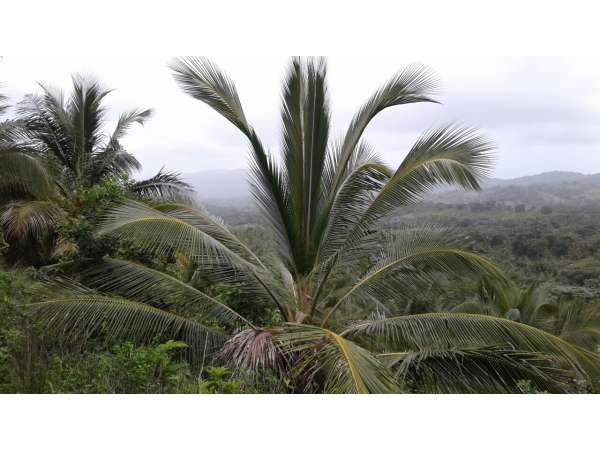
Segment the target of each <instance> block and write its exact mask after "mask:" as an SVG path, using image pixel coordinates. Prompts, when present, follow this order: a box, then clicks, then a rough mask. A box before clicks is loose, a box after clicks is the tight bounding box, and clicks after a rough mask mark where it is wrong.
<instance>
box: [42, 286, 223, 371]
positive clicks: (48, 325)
mask: <svg viewBox="0 0 600 450" xmlns="http://www.w3.org/2000/svg"><path fill="white" fill-rule="evenodd" d="M31 308H32V311H33V313H34V317H35V318H37V319H39V320H43V322H44V324H45V329H46V333H47V334H48V335H49V336H51V337H58V338H59V339H61V340H62V341H65V342H72V343H74V344H83V343H85V341H86V340H87V339H89V338H90V337H92V336H98V335H100V336H104V337H106V338H108V339H129V340H134V341H136V342H140V343H150V342H152V341H153V340H155V339H173V340H178V341H183V342H185V343H186V344H187V345H188V350H189V356H190V358H191V359H192V360H193V361H195V362H199V361H202V360H204V359H205V358H208V357H210V355H212V354H213V353H214V352H215V351H216V350H217V349H218V348H220V347H221V346H222V345H223V343H224V341H225V338H224V336H223V335H221V334H220V333H219V332H216V331H214V330H211V329H210V328H207V327H204V326H202V325H200V324H199V323H198V322H196V321H194V320H190V319H187V318H185V317H181V316H178V315H176V314H173V313H170V312H167V311H164V310H161V309H157V308H154V307H152V306H149V305H147V304H144V303H138V302H132V301H128V300H124V299H120V298H113V297H107V296H101V295H99V294H83V293H75V295H70V296H68V297H67V298H54V299H53V300H51V301H46V302H40V303H34V304H32V305H31Z"/></svg>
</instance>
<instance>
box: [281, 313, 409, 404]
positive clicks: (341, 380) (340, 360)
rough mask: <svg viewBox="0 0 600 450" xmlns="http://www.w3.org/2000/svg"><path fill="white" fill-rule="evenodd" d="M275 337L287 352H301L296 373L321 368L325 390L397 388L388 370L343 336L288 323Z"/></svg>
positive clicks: (364, 391) (346, 391) (354, 391)
mask: <svg viewBox="0 0 600 450" xmlns="http://www.w3.org/2000/svg"><path fill="white" fill-rule="evenodd" d="M277 339H278V340H279V341H280V342H281V343H282V344H283V345H284V347H285V348H286V351H287V352H289V353H290V354H295V355H300V356H299V358H300V361H299V362H298V363H297V364H296V370H297V371H298V373H299V374H302V375H304V376H307V377H309V378H313V377H315V376H319V374H317V373H311V372H314V371H318V372H321V373H322V375H323V377H324V391H325V392H327V393H334V394H384V393H394V392H399V390H398V386H397V385H396V383H395V382H394V381H393V379H392V377H391V374H390V373H389V372H388V370H387V369H386V368H385V367H384V366H383V365H382V364H381V363H380V362H379V361H378V360H377V359H376V358H375V357H374V356H373V355H372V354H371V353H370V352H369V351H368V350H366V349H364V348H362V347H360V346H359V345H357V344H355V343H354V342H352V341H349V340H347V339H345V338H343V337H342V336H340V335H338V334H336V333H334V332H332V331H330V330H327V329H324V328H319V327H315V326H310V325H289V326H288V327H287V329H285V330H284V331H283V332H282V333H280V334H278V335H277Z"/></svg>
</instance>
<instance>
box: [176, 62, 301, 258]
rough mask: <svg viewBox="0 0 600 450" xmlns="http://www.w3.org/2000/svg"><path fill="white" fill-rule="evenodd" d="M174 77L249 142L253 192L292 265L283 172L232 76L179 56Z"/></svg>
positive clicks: (181, 85)
mask: <svg viewBox="0 0 600 450" xmlns="http://www.w3.org/2000/svg"><path fill="white" fill-rule="evenodd" d="M170 67H171V69H172V70H173V71H174V72H175V74H174V77H175V79H176V81H177V82H178V83H179V85H180V87H181V88H182V90H183V91H184V92H186V93H187V94H189V95H190V96H192V97H193V98H195V99H197V100H200V101H201V102H203V103H206V104H207V105H209V106H210V107H211V108H213V109H214V110H215V111H217V112H218V113H219V114H221V115H222V116H224V117H225V118H226V119H227V120H229V121H230V122H231V123H233V124H234V125H235V126H236V127H237V128H238V129H239V130H240V131H241V132H242V133H244V135H245V136H246V137H247V138H248V141H249V142H250V147H251V150H252V160H251V164H250V184H251V186H252V194H253V196H254V198H255V199H256V201H257V202H258V206H259V208H260V209H261V211H262V212H263V213H264V215H265V217H266V218H267V220H268V221H269V223H270V225H271V226H272V228H273V230H274V232H275V234H276V238H277V239H278V241H279V251H280V253H281V255H282V256H283V258H284V259H285V260H286V262H287V263H288V265H289V266H293V264H294V259H293V256H292V254H293V252H292V246H291V243H290V236H292V235H293V234H292V233H293V231H292V230H293V224H292V220H291V218H290V217H289V208H288V206H289V198H288V193H287V187H286V186H287V185H286V183H285V182H284V179H285V177H284V175H283V174H282V172H281V170H280V169H279V167H278V165H277V163H276V161H275V159H274V158H273V157H272V156H271V155H270V154H269V153H268V152H267V151H266V150H265V148H264V146H263V144H262V142H261V140H260V139H259V137H258V135H257V134H256V132H255V131H254V129H253V128H252V127H251V126H250V124H249V123H248V121H247V120H246V117H245V115H244V111H243V108H242V105H241V102H240V99H239V97H238V94H237V90H236V88H235V85H234V84H233V82H232V81H231V79H230V78H229V77H228V76H227V75H226V74H225V73H223V72H222V71H221V70H220V69H219V68H218V67H217V66H216V65H215V64H213V63H212V62H211V61H209V60H208V59H206V58H196V57H190V58H179V59H177V60H175V61H174V62H173V63H172V64H171V66H170Z"/></svg>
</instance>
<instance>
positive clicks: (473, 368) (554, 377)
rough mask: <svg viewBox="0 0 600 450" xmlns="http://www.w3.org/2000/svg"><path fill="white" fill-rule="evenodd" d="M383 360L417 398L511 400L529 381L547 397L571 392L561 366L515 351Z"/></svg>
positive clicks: (437, 352)
mask: <svg viewBox="0 0 600 450" xmlns="http://www.w3.org/2000/svg"><path fill="white" fill-rule="evenodd" d="M380 358H381V359H382V360H384V361H387V363H388V364H389V365H390V366H391V367H392V368H393V370H394V375H395V377H396V380H397V381H398V383H399V384H400V385H406V386H410V387H411V388H412V390H415V391H417V392H426V393H436V394H438V393H442V394H462V393H473V394H482V393H494V394H495V393H499V394H511V393H516V392H519V388H520V386H519V385H520V383H522V382H524V381H529V382H533V383H534V384H535V386H536V387H537V388H538V389H540V390H542V391H545V392H548V393H559V394H560V393H566V392H568V387H567V386H568V385H567V382H568V374H567V373H566V372H565V371H563V370H562V369H559V368H557V361H556V360H553V359H552V358H549V357H547V356H545V355H543V354H539V353H533V352H522V351H517V350H514V349H512V348H510V347H508V348H506V347H501V346H495V347H483V348H465V349H454V348H453V349H427V350H419V351H412V352H406V353H396V354H394V353H390V354H384V355H381V356H380Z"/></svg>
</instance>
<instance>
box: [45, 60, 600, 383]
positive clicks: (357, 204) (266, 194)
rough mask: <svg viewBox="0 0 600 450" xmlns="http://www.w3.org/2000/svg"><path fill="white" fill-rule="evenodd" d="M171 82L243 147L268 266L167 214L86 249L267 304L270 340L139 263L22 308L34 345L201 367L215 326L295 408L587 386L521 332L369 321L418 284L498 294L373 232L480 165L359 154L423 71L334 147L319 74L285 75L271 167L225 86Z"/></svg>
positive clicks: (142, 209) (469, 322)
mask: <svg viewBox="0 0 600 450" xmlns="http://www.w3.org/2000/svg"><path fill="white" fill-rule="evenodd" d="M172 69H173V71H174V76H175V79H176V81H177V82H178V83H179V85H180V86H181V88H182V89H183V91H184V92H186V93H188V94H189V95H191V96H192V97H194V98H196V99H198V100H200V101H202V102H204V103H206V104H207V105H209V106H210V107H211V108H213V109H214V110H215V111H216V112H218V113H219V114H221V115H222V116H223V117H225V118H226V119H227V120H228V121H229V122H231V123H232V124H233V125H234V126H235V127H236V128H237V129H238V130H239V131H241V133H242V134H243V135H244V136H245V137H246V138H247V140H248V142H249V144H250V155H251V182H252V188H253V194H254V198H255V199H256V202H257V204H258V206H259V207H260V211H261V212H262V215H263V217H264V219H265V221H266V223H267V225H268V227H269V229H270V230H271V232H272V236H273V239H274V242H275V243H276V249H277V251H276V252H274V253H273V254H271V255H268V256H267V257H259V256H257V253H256V251H254V250H253V249H251V248H249V247H248V246H247V245H246V244H245V243H244V242H243V241H242V240H240V239H239V238H238V237H237V236H235V235H234V234H233V233H232V232H231V231H230V230H229V229H228V228H227V227H226V226H225V225H224V224H223V223H222V222H221V221H220V220H218V219H217V218H214V217H212V216H211V215H209V214H207V213H206V212H205V211H203V210H200V209H194V208H190V207H187V206H181V205H174V204H166V205H161V206H158V207H156V208H151V207H149V206H146V205H143V204H139V203H134V202H130V203H126V204H123V205H120V206H119V207H117V208H115V209H114V210H112V211H111V212H110V214H109V215H108V216H107V217H106V219H105V221H104V223H103V225H102V227H101V230H100V233H102V234H111V235H114V236H118V237H120V238H122V239H125V240H128V241H131V242H134V243H136V244H137V245H139V246H140V247H141V248H143V249H146V250H151V251H154V252H158V253H167V254H173V253H174V252H175V253H178V254H180V255H185V256H186V257H187V258H188V260H189V261H190V263H191V264H192V265H193V268H194V270H195V274H196V275H197V276H202V277H208V278H209V279H211V280H215V281H219V282H225V283H236V284H237V285H239V286H242V288H243V289H244V290H245V291H247V292H248V293H250V294H251V295H252V296H253V298H255V299H256V301H264V302H271V303H272V304H273V306H274V307H275V308H277V310H278V311H279V313H280V315H281V317H282V318H283V322H284V323H282V324H281V325H279V326H275V327H261V326H260V325H261V324H256V323H251V322H250V321H249V320H247V319H246V318H244V317H242V316H241V315H240V314H238V313H237V312H236V311H233V310H232V309H231V308H229V307H228V306H227V305H225V304H223V303H221V302H220V301H218V299H216V298H212V297H210V296H208V295H206V294H205V293H203V292H201V291H200V290H197V289H195V288H194V287H192V285H191V284H189V283H184V282H182V281H181V280H179V279H177V278H175V277H172V276H170V275H167V274H164V273H161V272H159V271H156V270H154V269H151V268H149V267H146V266H144V265H142V264H139V263H134V262H129V261H122V260H105V261H104V262H103V263H102V264H101V265H98V266H96V267H95V270H94V271H93V272H88V273H86V274H85V276H84V278H83V280H84V282H85V284H87V288H85V289H88V288H92V289H94V290H93V291H86V290H85V289H84V288H81V289H58V290H55V291H52V293H51V295H50V296H49V300H48V301H46V302H43V303H41V304H38V305H37V308H38V311H39V313H40V314H41V316H42V317H43V318H45V319H46V320H47V321H48V325H49V329H51V330H54V331H56V332H62V333H64V332H67V333H69V335H73V336H75V337H77V339H79V338H80V337H81V333H82V332H84V334H85V335H89V334H90V333H94V332H95V331H96V330H97V329H99V328H100V327H102V329H103V330H105V331H106V332H108V333H109V334H110V335H111V336H114V335H119V336H126V337H127V338H139V339H148V338H150V337H154V338H156V337H157V336H159V337H163V338H166V337H167V336H168V338H170V339H171V338H174V339H182V340H184V341H186V342H187V343H188V345H189V346H190V349H189V350H190V352H191V355H192V356H195V357H196V358H197V359H203V358H205V357H207V356H210V355H209V353H210V352H211V351H212V350H215V349H217V348H219V346H220V343H221V342H222V340H223V339H225V336H222V335H220V334H219V333H216V332H211V328H210V326H211V324H214V323H215V320H218V321H220V323H224V322H229V323H231V324H232V325H231V328H235V327H237V332H234V333H233V335H232V336H229V339H228V341H227V342H226V343H225V345H224V346H223V348H222V349H221V351H220V353H219V355H218V356H219V357H220V358H222V360H224V361H226V362H227V363H230V364H233V365H236V366H242V367H247V368H252V369H256V370H263V369H270V370H276V371H280V372H285V373H286V374H287V375H288V376H289V377H290V378H292V379H293V380H294V382H295V383H296V384H295V385H296V390H297V391H308V392H343V393H384V392H400V391H402V390H403V389H404V388H405V387H406V386H409V387H413V388H415V389H417V390H424V391H434V392H454V391H460V392H462V391H472V390H477V391H478V392H513V391H518V388H517V383H518V382H519V380H523V379H528V380H531V381H532V382H534V383H535V384H536V385H538V386H539V387H540V388H541V389H544V390H548V391H552V392H563V391H565V390H566V389H567V385H566V384H565V379H566V378H565V377H566V376H572V377H573V376H578V377H582V378H585V379H586V380H588V381H591V382H593V381H595V377H596V376H597V375H598V368H599V358H598V357H597V356H595V355H593V354H591V353H588V352H586V351H584V350H582V349H580V348H578V347H576V346H574V345H571V344H569V343H567V342H565V341H563V340H561V339H560V338H557V337H555V336H552V335H550V334H548V333H546V332H544V331H541V330H538V329H536V328H533V327H531V326H528V325H524V324H520V323H516V322H513V321H509V320H505V319H500V318H495V317H489V316H484V315H470V314H452V313H440V314H422V315H414V316H399V317H388V316H387V313H388V311H390V310H399V308H397V306H398V305H402V304H404V303H406V302H407V301H409V300H410V298H411V296H412V295H413V294H414V293H415V292H419V291H420V290H421V289H423V287H424V286H427V285H428V283H429V282H430V281H431V276H432V275H433V274H434V273H438V272H444V273H447V274H450V275H452V276H457V277H458V276H460V274H462V273H464V272H465V271H469V272H475V273H479V274H484V275H487V276H490V277H493V278H497V279H502V278H503V277H502V274H501V273H500V271H499V270H498V269H497V268H496V266H495V265H494V264H493V263H491V262H490V261H488V260H487V259H485V258H483V257H481V256H479V255H477V254H476V253H473V252H472V251H470V250H469V243H468V242H466V241H465V240H464V239H463V238H461V237H459V236H456V235H455V234H454V233H452V232H451V231H449V230H445V229H441V228H436V227H429V226H423V227H420V228H411V229H401V230H396V231H393V232H389V231H386V229H385V219H386V218H387V217H389V216H390V215H391V214H393V213H395V212H397V211H398V209H399V208H401V207H403V206H405V205H410V204H414V203H415V202H418V201H419V200H420V199H421V198H422V197H423V195H424V194H426V193H427V192H429V191H431V190H432V189H433V188H435V187H438V186H440V185H454V186H459V187H462V188H464V189H471V190H476V189H479V186H480V182H481V180H482V178H483V177H484V176H485V175H486V174H487V173H488V171H489V169H490V167H491V165H492V144H491V143H490V142H489V141H488V140H486V139H484V138H483V137H482V136H480V135H479V134H478V133H477V132H476V131H475V130H473V129H471V128H465V127H460V126H453V125H449V126H444V127H441V128H438V129H433V130H430V131H427V132H425V133H424V134H423V135H422V136H421V137H420V138H419V139H418V140H417V142H416V143H415V144H414V145H413V147H412V148H411V149H410V151H409V152H408V155H407V156H406V158H405V160H404V161H403V162H402V164H400V166H399V167H398V168H397V169H395V170H392V169H390V168H389V167H388V166H387V165H386V164H384V163H383V162H382V160H381V159H380V158H379V157H378V156H377V155H376V154H375V152H374V151H373V149H372V147H371V146H370V145H369V144H368V142H367V141H366V140H365V139H364V137H363V134H364V131H365V129H366V128H367V126H368V125H369V124H370V123H371V121H372V120H373V119H374V118H375V117H376V116H377V115H378V114H379V113H380V112H382V111H384V110H386V109H388V108H391V107H393V106H397V105H406V104H411V103H423V102H427V103H436V100H435V99H434V97H433V95H434V93H435V88H436V83H435V79H434V76H433V75H432V73H431V72H430V71H429V70H428V69H427V68H426V67H423V66H420V65H413V66H410V67H408V68H406V69H405V70H403V71H402V72H400V73H399V74H397V75H396V76H394V77H393V78H391V79H390V80H389V81H388V82H387V83H386V84H384V85H383V86H382V87H381V88H380V89H379V90H378V91H377V92H375V94H374V95H373V96H372V97H371V98H370V99H368V101H367V102H366V103H365V104H364V105H363V106H362V107H361V108H360V109H359V111H358V113H357V114H356V115H355V117H354V119H353V120H352V122H351V123H350V125H349V127H348V130H347V131H346V133H345V134H344V135H343V136H342V138H341V139H339V140H336V139H332V136H331V135H330V117H329V115H330V113H329V99H328V91H327V83H326V75H327V67H326V64H325V60H324V59H306V60H303V59H298V58H295V59H293V60H292V62H291V64H290V66H289V69H288V71H287V75H286V77H285V80H284V86H283V92H282V105H281V116H282V138H281V146H282V152H281V155H280V158H279V159H278V158H276V157H275V156H274V155H272V154H271V153H269V152H268V151H267V150H266V148H265V147H264V145H263V143H262V141H261V140H260V138H259V136H258V135H257V133H256V131H255V129H254V128H253V127H252V126H251V125H250V123H249V121H248V119H247V117H246V114H245V112H244V110H243V108H242V105H241V103H240V100H239V97H238V94H237V92H236V89H235V86H234V84H233V82H232V81H231V80H230V79H229V78H228V77H227V76H226V75H225V74H224V73H223V72H222V71H221V70H219V69H218V68H217V66H215V65H214V64H213V63H212V62H210V61H208V60H206V59H198V58H185V59H179V60H177V61H176V62H174V63H173V65H172ZM392 307H393V308H392ZM559 367H560V370H559V369H558V368H559ZM567 369H568V370H567Z"/></svg>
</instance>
